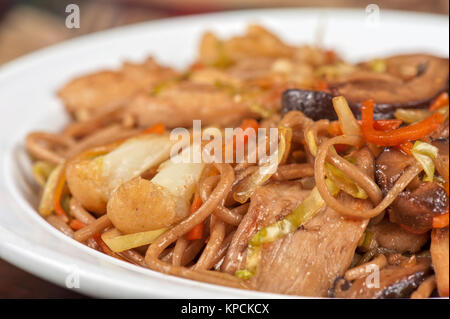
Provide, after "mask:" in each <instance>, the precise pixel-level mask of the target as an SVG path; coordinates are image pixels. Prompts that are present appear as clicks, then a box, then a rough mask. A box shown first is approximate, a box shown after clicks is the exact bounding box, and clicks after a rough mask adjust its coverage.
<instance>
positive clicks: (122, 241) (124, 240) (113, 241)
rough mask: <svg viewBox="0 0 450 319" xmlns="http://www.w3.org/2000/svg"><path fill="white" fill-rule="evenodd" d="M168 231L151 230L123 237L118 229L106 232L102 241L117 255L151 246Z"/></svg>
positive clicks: (163, 229)
mask: <svg viewBox="0 0 450 319" xmlns="http://www.w3.org/2000/svg"><path fill="white" fill-rule="evenodd" d="M166 231H167V228H161V229H157V230H150V231H145V232H140V233H134V234H128V235H122V234H121V233H120V232H119V231H118V230H117V229H115V228H114V229H112V230H110V231H107V232H104V233H103V234H102V240H103V241H104V242H105V244H106V245H108V247H109V248H110V249H111V250H112V251H113V252H115V253H120V252H122V251H125V250H129V249H133V248H136V247H140V246H144V245H148V244H151V243H152V242H153V241H154V240H155V239H157V238H158V237H159V236H161V235H162V234H163V233H165V232H166Z"/></svg>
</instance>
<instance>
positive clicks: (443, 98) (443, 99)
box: [430, 92, 448, 111]
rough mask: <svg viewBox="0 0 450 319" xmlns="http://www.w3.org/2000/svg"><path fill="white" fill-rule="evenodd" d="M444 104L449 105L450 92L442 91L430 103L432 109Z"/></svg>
mask: <svg viewBox="0 0 450 319" xmlns="http://www.w3.org/2000/svg"><path fill="white" fill-rule="evenodd" d="M444 106H448V93H447V92H443V93H441V94H440V95H439V96H438V97H437V98H436V99H435V100H434V101H433V103H431V105H430V110H431V111H435V110H438V109H440V108H442V107H444Z"/></svg>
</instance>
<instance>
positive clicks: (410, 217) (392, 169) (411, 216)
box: [376, 148, 448, 233]
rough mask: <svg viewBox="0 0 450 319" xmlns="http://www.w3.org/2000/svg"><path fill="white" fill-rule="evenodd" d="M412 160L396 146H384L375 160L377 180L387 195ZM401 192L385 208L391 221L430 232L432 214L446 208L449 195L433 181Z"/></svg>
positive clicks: (412, 229) (418, 181) (442, 211)
mask: <svg viewBox="0 0 450 319" xmlns="http://www.w3.org/2000/svg"><path fill="white" fill-rule="evenodd" d="M412 161H415V159H414V158H413V157H411V156H408V155H406V154H404V153H402V152H401V151H399V150H397V149H395V148H386V149H385V150H384V151H383V152H382V153H381V154H380V155H379V156H378V158H377V160H376V181H377V183H378V185H379V186H380V187H381V190H382V192H383V194H387V193H388V192H389V190H390V189H391V188H392V186H393V185H394V184H395V182H396V181H397V180H398V179H399V178H400V176H401V175H402V174H403V171H404V170H405V169H406V168H407V167H408V166H409V165H410V164H411V162H412ZM412 184H414V185H411V184H410V186H409V187H408V189H406V190H405V191H403V192H402V193H400V194H399V195H398V197H397V198H396V200H395V201H394V202H393V203H392V205H391V206H390V207H389V208H388V212H389V217H390V220H391V222H394V223H397V224H400V225H403V226H406V228H408V229H409V230H411V231H414V232H416V233H424V232H427V231H429V230H430V229H431V228H432V225H433V217H434V216H437V215H440V214H443V213H445V212H446V211H448V196H447V193H446V192H445V190H444V188H442V187H441V186H440V185H439V184H437V183H435V182H425V183H423V182H421V181H420V180H419V179H417V180H416V181H415V182H414V183H412Z"/></svg>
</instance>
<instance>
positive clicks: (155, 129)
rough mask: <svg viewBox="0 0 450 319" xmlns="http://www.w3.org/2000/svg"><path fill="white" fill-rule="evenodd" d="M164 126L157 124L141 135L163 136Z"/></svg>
mask: <svg viewBox="0 0 450 319" xmlns="http://www.w3.org/2000/svg"><path fill="white" fill-rule="evenodd" d="M165 131H166V126H165V125H164V124H162V123H157V124H155V125H153V126H150V127H149V128H146V129H145V130H143V131H142V133H143V134H164V132H165Z"/></svg>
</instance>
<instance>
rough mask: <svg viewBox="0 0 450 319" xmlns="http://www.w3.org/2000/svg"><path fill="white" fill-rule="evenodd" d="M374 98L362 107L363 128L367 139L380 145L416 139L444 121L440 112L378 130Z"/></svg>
mask: <svg viewBox="0 0 450 319" xmlns="http://www.w3.org/2000/svg"><path fill="white" fill-rule="evenodd" d="M373 109H374V102H373V100H367V101H365V102H363V106H362V108H361V115H362V129H363V134H364V137H365V138H366V141H367V142H369V143H373V144H376V145H380V146H395V145H399V144H404V143H406V142H410V141H415V140H418V139H420V138H423V137H425V136H428V135H430V134H431V133H432V132H433V131H435V130H436V129H438V128H439V126H440V125H441V124H442V123H443V122H444V116H443V115H442V114H440V113H433V114H432V115H430V116H429V117H428V118H426V119H425V120H423V121H421V122H419V123H416V124H412V125H409V126H404V127H401V128H398V129H396V130H392V131H388V132H385V131H377V130H376V129H375V128H374V124H373V123H374V120H373Z"/></svg>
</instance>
